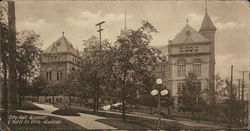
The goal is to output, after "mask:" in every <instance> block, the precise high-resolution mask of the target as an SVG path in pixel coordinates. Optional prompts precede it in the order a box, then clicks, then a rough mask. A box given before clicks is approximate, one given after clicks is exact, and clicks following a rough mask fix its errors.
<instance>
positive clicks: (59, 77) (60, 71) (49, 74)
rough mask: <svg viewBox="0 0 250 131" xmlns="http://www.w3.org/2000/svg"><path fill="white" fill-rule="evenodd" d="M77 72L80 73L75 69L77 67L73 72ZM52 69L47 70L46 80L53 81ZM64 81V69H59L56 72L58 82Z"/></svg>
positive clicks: (73, 68)
mask: <svg viewBox="0 0 250 131" xmlns="http://www.w3.org/2000/svg"><path fill="white" fill-rule="evenodd" d="M75 71H78V72H79V71H80V70H79V69H75V67H72V72H75ZM52 75H53V74H52V68H51V67H48V68H47V70H46V79H47V80H48V81H52ZM62 79H63V68H62V67H58V68H57V70H56V80H58V81H61V80H62Z"/></svg>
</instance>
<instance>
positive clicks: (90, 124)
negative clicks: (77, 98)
mask: <svg viewBox="0 0 250 131" xmlns="http://www.w3.org/2000/svg"><path fill="white" fill-rule="evenodd" d="M34 104H35V105H37V106H39V107H41V108H43V109H44V110H36V111H34V110H32V111H24V110H18V111H20V112H24V113H31V114H38V115H48V116H56V117H60V118H64V119H67V120H69V121H71V122H74V123H76V124H78V125H80V126H82V127H84V128H86V129H116V128H114V127H112V126H109V125H106V124H103V123H100V122H97V121H96V120H98V119H104V118H105V117H99V116H95V115H88V114H83V113H79V114H80V116H61V115H54V114H51V112H53V111H55V110H57V109H58V108H56V107H54V106H52V105H50V104H38V103H34Z"/></svg>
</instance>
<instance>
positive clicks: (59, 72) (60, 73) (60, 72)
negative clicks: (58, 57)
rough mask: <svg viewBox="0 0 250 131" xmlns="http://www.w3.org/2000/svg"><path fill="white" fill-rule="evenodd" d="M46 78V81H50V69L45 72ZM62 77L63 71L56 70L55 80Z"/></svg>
mask: <svg viewBox="0 0 250 131" xmlns="http://www.w3.org/2000/svg"><path fill="white" fill-rule="evenodd" d="M46 79H47V80H48V81H52V71H47V72H46ZM62 79H63V73H62V71H57V73H56V80H58V81H61V80H62Z"/></svg>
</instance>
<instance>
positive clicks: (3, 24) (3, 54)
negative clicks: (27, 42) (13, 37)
mask: <svg viewBox="0 0 250 131" xmlns="http://www.w3.org/2000/svg"><path fill="white" fill-rule="evenodd" d="M3 5H4V4H0V61H1V65H2V66H1V72H2V73H3V76H1V77H2V78H3V81H2V82H3V86H1V87H2V88H1V90H2V95H3V100H2V103H1V104H2V105H3V108H4V109H5V110H7V109H8V100H7V98H8V92H7V90H8V88H7V73H8V72H7V68H8V67H7V63H8V61H7V53H8V50H7V49H8V48H7V46H8V26H7V20H6V18H5V15H7V10H6V8H5V6H3ZM1 84H2V83H1Z"/></svg>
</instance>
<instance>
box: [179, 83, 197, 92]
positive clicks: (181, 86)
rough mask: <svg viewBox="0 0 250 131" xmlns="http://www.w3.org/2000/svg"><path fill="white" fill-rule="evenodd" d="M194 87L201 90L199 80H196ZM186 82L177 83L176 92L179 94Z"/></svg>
mask: <svg viewBox="0 0 250 131" xmlns="http://www.w3.org/2000/svg"><path fill="white" fill-rule="evenodd" d="M193 87H194V88H196V89H198V90H197V91H201V82H197V83H195V84H194V85H193ZM185 88H186V84H185V83H178V84H177V94H180V93H181V91H183V90H185Z"/></svg>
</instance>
